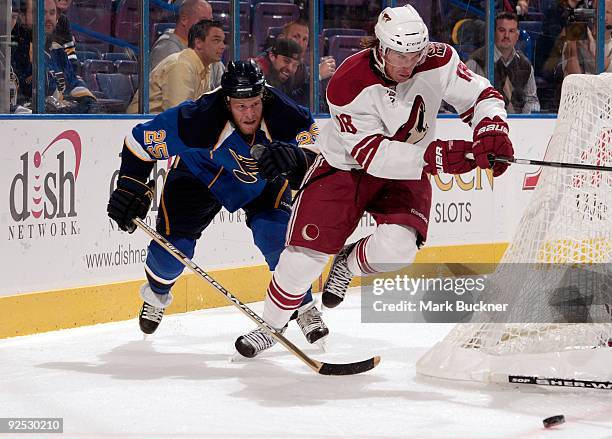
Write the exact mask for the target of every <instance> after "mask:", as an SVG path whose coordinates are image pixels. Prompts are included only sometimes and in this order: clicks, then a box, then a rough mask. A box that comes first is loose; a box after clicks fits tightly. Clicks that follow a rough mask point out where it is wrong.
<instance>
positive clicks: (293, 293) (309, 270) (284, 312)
mask: <svg viewBox="0 0 612 439" xmlns="http://www.w3.org/2000/svg"><path fill="white" fill-rule="evenodd" d="M328 259H329V255H327V254H325V253H321V252H318V251H315V250H310V249H307V248H304V247H296V246H289V247H287V248H286V249H285V250H284V251H283V253H282V254H281V256H280V260H279V261H278V265H277V266H276V271H275V272H274V276H272V280H271V281H270V285H269V286H268V291H267V293H266V300H265V302H264V313H263V319H264V320H265V321H266V322H267V323H268V324H269V325H270V326H272V327H274V328H276V329H281V328H283V327H284V326H285V325H286V324H287V322H288V321H289V318H290V317H291V314H293V312H294V311H295V310H296V309H297V308H298V307H299V306H300V305H301V303H302V299H303V298H304V296H305V295H306V291H308V288H310V286H311V285H312V283H313V282H314V281H315V280H316V279H317V277H318V276H319V275H320V274H321V271H323V267H325V264H327V261H328Z"/></svg>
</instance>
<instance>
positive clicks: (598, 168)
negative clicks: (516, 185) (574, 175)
mask: <svg viewBox="0 0 612 439" xmlns="http://www.w3.org/2000/svg"><path fill="white" fill-rule="evenodd" d="M465 157H466V158H468V159H470V160H474V154H473V153H471V152H468V153H467V154H466V155H465ZM488 157H489V163H491V165H493V162H498V163H507V164H512V163H516V164H517V165H538V166H548V167H551V168H569V169H582V170H585V171H606V172H612V166H599V165H583V164H580V163H563V162H548V161H543V160H529V159H517V158H512V157H504V156H494V155H493V154H489V155H488Z"/></svg>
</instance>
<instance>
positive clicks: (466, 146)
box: [423, 140, 476, 175]
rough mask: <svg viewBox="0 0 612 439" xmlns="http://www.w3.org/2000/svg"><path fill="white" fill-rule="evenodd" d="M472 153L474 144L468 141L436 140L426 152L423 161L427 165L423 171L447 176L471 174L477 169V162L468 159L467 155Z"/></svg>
mask: <svg viewBox="0 0 612 439" xmlns="http://www.w3.org/2000/svg"><path fill="white" fill-rule="evenodd" d="M471 151H472V142H468V141H466V140H434V141H433V142H431V143H430V144H429V146H428V147H427V149H426V150H425V155H424V156H423V159H424V160H425V162H426V163H427V164H426V165H425V167H424V168H423V169H424V170H425V172H428V173H430V174H432V175H436V174H438V173H439V172H444V173H446V174H463V173H465V172H470V171H471V170H472V169H474V168H475V167H476V162H475V161H474V160H470V159H467V158H466V157H465V155H466V154H467V153H468V152H471Z"/></svg>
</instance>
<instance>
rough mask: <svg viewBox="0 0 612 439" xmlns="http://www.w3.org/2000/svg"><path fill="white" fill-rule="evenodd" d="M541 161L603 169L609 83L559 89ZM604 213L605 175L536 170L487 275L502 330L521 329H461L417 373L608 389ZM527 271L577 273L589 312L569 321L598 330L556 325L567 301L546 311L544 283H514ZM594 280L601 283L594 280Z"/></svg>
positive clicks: (489, 324)
mask: <svg viewBox="0 0 612 439" xmlns="http://www.w3.org/2000/svg"><path fill="white" fill-rule="evenodd" d="M544 160H547V161H558V162H569V163H582V164H589V165H603V166H612V74H601V75H570V76H568V77H567V78H566V79H565V81H564V83H563V90H562V97H561V105H560V109H559V114H558V119H557V122H556V126H555V131H554V134H553V136H552V139H551V141H550V143H549V145H548V148H547V151H546V154H545V157H544ZM611 209H612V172H594V171H582V170H573V169H567V168H550V167H543V168H542V171H541V174H540V177H539V181H538V185H537V188H536V189H535V191H534V194H533V197H532V199H531V202H530V203H529V205H528V206H527V208H526V210H525V213H524V215H523V217H522V219H521V221H520V224H519V226H518V229H517V232H516V234H515V236H514V238H513V240H512V241H511V243H510V245H509V247H508V249H507V250H506V253H505V254H504V256H503V258H502V261H501V263H500V264H499V265H498V269H497V270H496V272H495V273H494V274H493V277H494V278H496V279H497V280H498V281H499V280H502V281H503V280H504V279H505V280H506V281H508V284H510V283H512V285H516V287H515V288H513V289H512V290H506V297H505V298H504V299H505V301H506V302H511V303H513V304H514V305H515V306H514V307H513V309H514V310H515V311H514V315H513V316H512V317H511V318H508V316H506V318H507V320H505V321H506V322H529V323H502V322H496V321H495V319H494V318H493V317H492V318H491V319H490V321H489V320H486V319H481V321H485V322H484V323H478V324H476V323H463V324H462V323H460V324H458V325H457V326H456V327H454V328H453V329H452V330H451V331H450V333H449V334H448V335H447V336H446V337H445V338H444V339H443V340H442V341H441V342H439V343H437V344H436V345H435V346H434V347H433V348H432V349H430V350H429V351H428V352H427V353H426V354H425V355H424V356H423V357H422V358H421V359H420V360H419V361H418V362H417V372H418V373H420V374H423V375H428V376H434V377H440V378H447V379H455V380H470V381H483V382H489V381H500V380H505V381H507V379H508V376H509V375H524V376H531V377H546V378H559V379H568V380H572V379H573V380H599V381H612V348H610V347H609V346H610V343H611V340H612V323H610V322H612V318H610V314H609V306H608V305H607V304H610V303H612V297H610V296H612V293H611V290H612V285H611V284H612V280H610V276H609V274H610V263H611V262H612V214H611V212H610V210H611ZM526 264H529V266H536V267H537V266H539V267H555V269H557V271H556V272H557V273H558V272H559V270H558V268H559V267H561V270H562V271H563V270H564V267H572V266H573V267H575V266H577V265H578V266H581V267H586V268H587V270H584V271H582V273H583V274H582V275H581V274H580V273H581V272H580V271H579V272H578V276H579V277H580V276H583V277H584V279H577V281H578V283H580V281H581V280H582V281H583V282H582V283H583V284H584V285H583V287H585V288H587V289H589V290H590V293H592V294H591V296H590V299H591V300H590V301H587V302H588V303H585V301H584V300H583V301H582V305H581V308H582V311H581V313H580V315H582V317H583V318H584V319H585V320H578V321H581V322H600V323H565V322H567V321H577V320H572V319H569V320H567V319H566V320H564V319H563V318H559V308H560V307H561V317H563V316H565V317H567V316H568V315H570V314H571V313H572V311H575V310H573V309H572V307H574V308H575V307H576V301H575V300H574V301H572V300H566V302H561V305H560V306H559V305H558V304H557V305H558V306H555V307H554V308H555V309H553V307H552V306H551V301H550V297H546V296H545V295H544V294H543V293H542V291H543V290H545V289H547V288H548V287H549V285H547V284H548V282H547V281H546V280H545V276H544V277H543V276H541V275H540V276H533V277H530V276H529V275H519V276H517V273H518V271H517V269H516V267H518V266H519V265H526ZM513 267H514V268H515V269H513ZM544 270H546V268H544ZM593 271H595V272H597V271H599V273H600V274H601V275H600V276H595V277H594V276H592V273H593ZM540 274H541V273H540ZM517 277H518V278H517ZM543 279H544V280H543ZM593 279H596V281H593ZM574 281H576V279H574ZM494 294H495V293H494ZM608 299H610V300H608ZM493 301H494V300H493ZM563 307H565V308H566V309H563ZM517 313H518V315H517ZM521 318H522V319H521ZM534 322H535V323H534ZM504 377H505V378H504Z"/></svg>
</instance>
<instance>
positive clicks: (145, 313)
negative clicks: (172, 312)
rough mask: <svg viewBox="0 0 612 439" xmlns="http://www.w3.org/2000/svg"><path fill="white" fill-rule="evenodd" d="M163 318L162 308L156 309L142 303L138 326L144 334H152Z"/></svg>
mask: <svg viewBox="0 0 612 439" xmlns="http://www.w3.org/2000/svg"><path fill="white" fill-rule="evenodd" d="M163 316H164V308H157V307H155V306H153V305H151V304H149V303H147V302H142V307H141V308H140V315H139V316H138V324H139V325H140V330H141V331H142V332H144V333H145V334H153V333H154V332H155V330H156V329H157V327H158V326H159V324H160V323H161V321H162V317H163Z"/></svg>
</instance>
